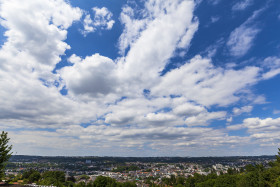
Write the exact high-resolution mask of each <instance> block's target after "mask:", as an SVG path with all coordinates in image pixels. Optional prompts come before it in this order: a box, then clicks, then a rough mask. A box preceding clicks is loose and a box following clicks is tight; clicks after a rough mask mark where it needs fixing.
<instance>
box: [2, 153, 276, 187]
mask: <svg viewBox="0 0 280 187" xmlns="http://www.w3.org/2000/svg"><path fill="white" fill-rule="evenodd" d="M275 160H276V157H275V156H256V157H43V156H23V155H22V156H21V155H17V156H12V157H11V159H10V161H9V163H8V165H7V166H6V170H5V174H6V176H9V180H10V181H13V182H11V184H26V185H28V184H30V185H34V186H35V185H36V184H37V183H36V182H38V181H31V182H30V181H29V180H28V179H30V178H28V177H30V175H31V174H32V172H39V173H44V172H48V171H60V172H62V173H64V174H65V180H66V181H67V180H72V181H75V184H77V185H82V184H84V185H86V184H89V183H90V182H94V181H95V180H96V178H97V177H99V176H103V177H108V178H112V179H115V180H116V182H120V183H125V182H131V183H132V184H134V185H137V186H151V185H156V186H160V185H162V186H164V185H168V184H167V183H166V181H168V180H171V178H172V177H173V178H174V177H175V178H178V177H181V178H185V179H187V178H189V177H194V176H195V175H197V174H199V175H201V176H207V175H211V174H215V175H217V176H220V175H224V174H228V173H231V172H236V173H239V172H244V171H245V170H246V167H248V165H251V166H256V165H262V166H263V167H265V168H268V167H270V164H271V163H273V162H275ZM28 172H31V173H30V175H29V176H28V177H27V178H24V179H21V178H20V177H18V176H24V175H26V174H27V173H28ZM28 182H29V183H28ZM72 185H73V184H72Z"/></svg>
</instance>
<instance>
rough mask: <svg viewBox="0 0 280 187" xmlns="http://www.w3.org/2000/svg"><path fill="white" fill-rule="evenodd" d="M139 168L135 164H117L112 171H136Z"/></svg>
mask: <svg viewBox="0 0 280 187" xmlns="http://www.w3.org/2000/svg"><path fill="white" fill-rule="evenodd" d="M139 169H140V168H139V167H138V166H136V165H129V166H117V168H116V169H113V172H128V171H137V170H139Z"/></svg>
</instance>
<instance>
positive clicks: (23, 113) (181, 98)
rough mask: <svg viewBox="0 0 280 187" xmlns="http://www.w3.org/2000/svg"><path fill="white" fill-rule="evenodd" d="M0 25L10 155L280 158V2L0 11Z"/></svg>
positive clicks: (0, 97)
mask: <svg viewBox="0 0 280 187" xmlns="http://www.w3.org/2000/svg"><path fill="white" fill-rule="evenodd" d="M15 12H17V14H14V13H15ZM0 24H1V27H0V35H1V36H0V43H1V48H0V59H1V63H0V101H1V105H0V127H1V129H2V130H5V131H7V132H8V133H9V136H10V138H11V144H13V152H14V153H15V154H28V155H52V156H54V155H66V156H72V155H74V156H75V155H81V156H83V155H94V156H230V155H233V156H234V155H267V154H276V152H277V148H278V147H280V139H279V135H280V133H279V132H280V106H279V103H280V100H279V93H280V86H279V81H280V75H279V74H280V55H279V52H280V37H279V31H280V3H279V2H278V1H277V0H269V1H256V0H236V1H225V0H146V1H134V0H119V1H109V0H106V1H104V0H102V1H101V0H95V1H90V0H79V1H75V0H70V1H64V0H41V1H34V2H31V1H28V0H24V1H22V0H1V1H0Z"/></svg>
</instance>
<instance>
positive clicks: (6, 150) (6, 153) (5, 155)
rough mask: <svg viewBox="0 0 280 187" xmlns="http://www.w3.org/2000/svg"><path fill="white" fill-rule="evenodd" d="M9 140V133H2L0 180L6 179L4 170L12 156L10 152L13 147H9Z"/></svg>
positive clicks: (0, 136) (0, 139)
mask: <svg viewBox="0 0 280 187" xmlns="http://www.w3.org/2000/svg"><path fill="white" fill-rule="evenodd" d="M9 140H10V138H8V133H7V132H4V131H2V133H1V135H0V179H2V178H3V177H4V169H5V165H6V162H7V161H8V160H9V158H10V157H11V155H12V153H11V152H10V151H11V149H12V146H11V145H8V143H9Z"/></svg>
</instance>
